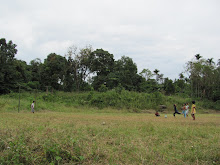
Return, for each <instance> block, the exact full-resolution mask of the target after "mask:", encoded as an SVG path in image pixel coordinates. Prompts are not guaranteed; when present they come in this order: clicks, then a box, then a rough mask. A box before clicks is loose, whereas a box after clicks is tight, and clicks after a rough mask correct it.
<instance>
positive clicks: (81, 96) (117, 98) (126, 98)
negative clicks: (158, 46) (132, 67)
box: [0, 90, 220, 113]
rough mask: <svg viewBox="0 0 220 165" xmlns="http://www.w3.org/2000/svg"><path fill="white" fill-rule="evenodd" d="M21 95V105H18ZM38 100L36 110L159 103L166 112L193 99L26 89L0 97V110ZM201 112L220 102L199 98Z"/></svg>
mask: <svg viewBox="0 0 220 165" xmlns="http://www.w3.org/2000/svg"><path fill="white" fill-rule="evenodd" d="M19 97H20V106H19ZM33 100H36V104H35V109H36V111H59V112H74V111H80V109H85V108H86V109H87V110H88V111H89V110H92V109H93V110H97V111H100V110H101V109H108V108H110V109H112V110H113V109H114V110H117V111H127V112H137V113H138V112H142V111H143V110H144V111H147V110H159V111H160V110H161V109H160V108H159V105H165V106H166V107H167V108H166V109H165V110H166V112H168V113H170V112H173V104H177V107H178V109H179V110H180V108H181V107H182V105H183V103H191V101H192V99H191V98H188V97H184V96H183V95H179V96H178V95H175V96H165V95H163V94H161V93H160V92H155V93H151V94H148V93H138V92H129V91H126V90H122V91H117V90H111V91H106V92H96V91H90V92H80V93H77V92H72V93H69V92H53V94H51V93H49V94H46V93H44V92H35V93H29V92H23V93H20V96H19V93H10V94H7V95H1V96H0V111H1V112H17V111H18V108H19V111H30V104H31V103H32V101H33ZM196 104H197V109H198V112H199V113H203V112H208V110H210V109H212V110H216V111H218V110H220V102H219V101H217V102H212V101H208V100H206V101H205V100H196Z"/></svg>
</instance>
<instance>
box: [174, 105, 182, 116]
mask: <svg viewBox="0 0 220 165" xmlns="http://www.w3.org/2000/svg"><path fill="white" fill-rule="evenodd" d="M173 107H174V111H175V112H174V113H173V116H174V117H175V114H176V113H177V114H181V113H179V112H178V110H177V108H176V104H174V105H173Z"/></svg>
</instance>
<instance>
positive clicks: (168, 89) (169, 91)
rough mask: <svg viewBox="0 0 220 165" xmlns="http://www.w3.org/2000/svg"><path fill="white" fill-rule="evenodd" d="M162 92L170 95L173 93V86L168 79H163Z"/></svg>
mask: <svg viewBox="0 0 220 165" xmlns="http://www.w3.org/2000/svg"><path fill="white" fill-rule="evenodd" d="M164 90H165V94H167V95H170V94H174V93H175V86H174V84H173V81H172V80H170V79H169V78H165V80H164Z"/></svg>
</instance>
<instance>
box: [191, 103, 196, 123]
mask: <svg viewBox="0 0 220 165" xmlns="http://www.w3.org/2000/svg"><path fill="white" fill-rule="evenodd" d="M195 114H196V102H195V101H192V107H191V116H192V118H193V120H196V116H195Z"/></svg>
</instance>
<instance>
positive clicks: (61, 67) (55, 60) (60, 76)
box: [41, 53, 67, 90]
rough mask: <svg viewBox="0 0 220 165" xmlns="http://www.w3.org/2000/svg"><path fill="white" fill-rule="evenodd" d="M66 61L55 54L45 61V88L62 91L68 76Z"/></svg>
mask: <svg viewBox="0 0 220 165" xmlns="http://www.w3.org/2000/svg"><path fill="white" fill-rule="evenodd" d="M66 63H67V61H66V59H65V57H62V56H60V55H57V54H55V53H51V54H49V55H48V56H47V59H45V60H44V64H43V66H42V67H43V72H42V75H41V76H42V77H41V81H42V83H43V85H44V86H51V87H52V88H53V89H56V90H61V89H62V88H63V82H64V79H65V75H66Z"/></svg>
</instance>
